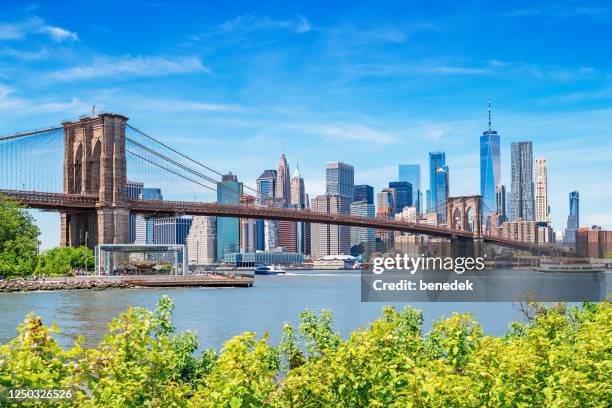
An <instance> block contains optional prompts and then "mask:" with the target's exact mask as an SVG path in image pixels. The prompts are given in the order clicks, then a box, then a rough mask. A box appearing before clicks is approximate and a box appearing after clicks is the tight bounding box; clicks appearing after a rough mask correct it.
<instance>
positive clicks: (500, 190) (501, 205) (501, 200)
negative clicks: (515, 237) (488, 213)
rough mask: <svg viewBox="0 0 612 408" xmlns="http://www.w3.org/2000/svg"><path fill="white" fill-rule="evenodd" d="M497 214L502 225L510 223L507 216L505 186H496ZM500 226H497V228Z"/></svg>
mask: <svg viewBox="0 0 612 408" xmlns="http://www.w3.org/2000/svg"><path fill="white" fill-rule="evenodd" d="M495 212H496V213H497V219H498V221H499V222H500V223H502V222H506V221H508V217H507V215H506V186H505V185H503V184H498V185H496V186H495ZM500 225H501V224H500ZM498 226H499V225H496V227H498Z"/></svg>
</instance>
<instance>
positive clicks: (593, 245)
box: [575, 225, 612, 258]
mask: <svg viewBox="0 0 612 408" xmlns="http://www.w3.org/2000/svg"><path fill="white" fill-rule="evenodd" d="M575 236H576V255H577V256H579V257H581V258H610V256H612V231H604V230H603V229H602V228H601V227H599V226H597V225H593V226H592V227H591V228H590V229H589V228H580V229H578V231H576V233H575Z"/></svg>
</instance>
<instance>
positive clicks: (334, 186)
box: [325, 162, 355, 201]
mask: <svg viewBox="0 0 612 408" xmlns="http://www.w3.org/2000/svg"><path fill="white" fill-rule="evenodd" d="M354 174H355V171H354V169H353V166H351V165H350V164H346V163H342V162H333V163H327V165H326V167H325V194H327V195H339V196H341V197H344V198H348V199H349V201H353V197H354V195H355V176H354Z"/></svg>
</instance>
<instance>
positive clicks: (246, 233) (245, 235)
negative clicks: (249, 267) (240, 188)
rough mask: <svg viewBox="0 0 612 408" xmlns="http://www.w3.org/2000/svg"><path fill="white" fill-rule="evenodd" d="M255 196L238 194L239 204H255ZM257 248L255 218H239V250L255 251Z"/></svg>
mask: <svg viewBox="0 0 612 408" xmlns="http://www.w3.org/2000/svg"><path fill="white" fill-rule="evenodd" d="M255 201H256V199H255V197H253V196H251V195H247V194H242V195H241V196H240V204H242V205H255ZM256 250H257V220H255V219H252V218H240V252H255V251H256Z"/></svg>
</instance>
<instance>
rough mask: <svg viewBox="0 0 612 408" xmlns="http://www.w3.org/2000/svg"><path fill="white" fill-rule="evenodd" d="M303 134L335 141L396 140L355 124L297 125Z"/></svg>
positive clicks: (379, 141) (386, 134)
mask: <svg viewBox="0 0 612 408" xmlns="http://www.w3.org/2000/svg"><path fill="white" fill-rule="evenodd" d="M294 126H295V127H298V128H300V129H301V130H302V131H304V132H305V133H312V134H315V135H323V136H326V137H329V138H332V139H334V140H336V141H366V142H370V143H392V142H394V141H395V140H396V137H395V135H393V134H391V133H388V132H385V131H381V130H378V129H374V128H372V127H370V126H367V125H362V124H355V123H342V122H334V123H325V124H318V125H302V124H297V125H294Z"/></svg>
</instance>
